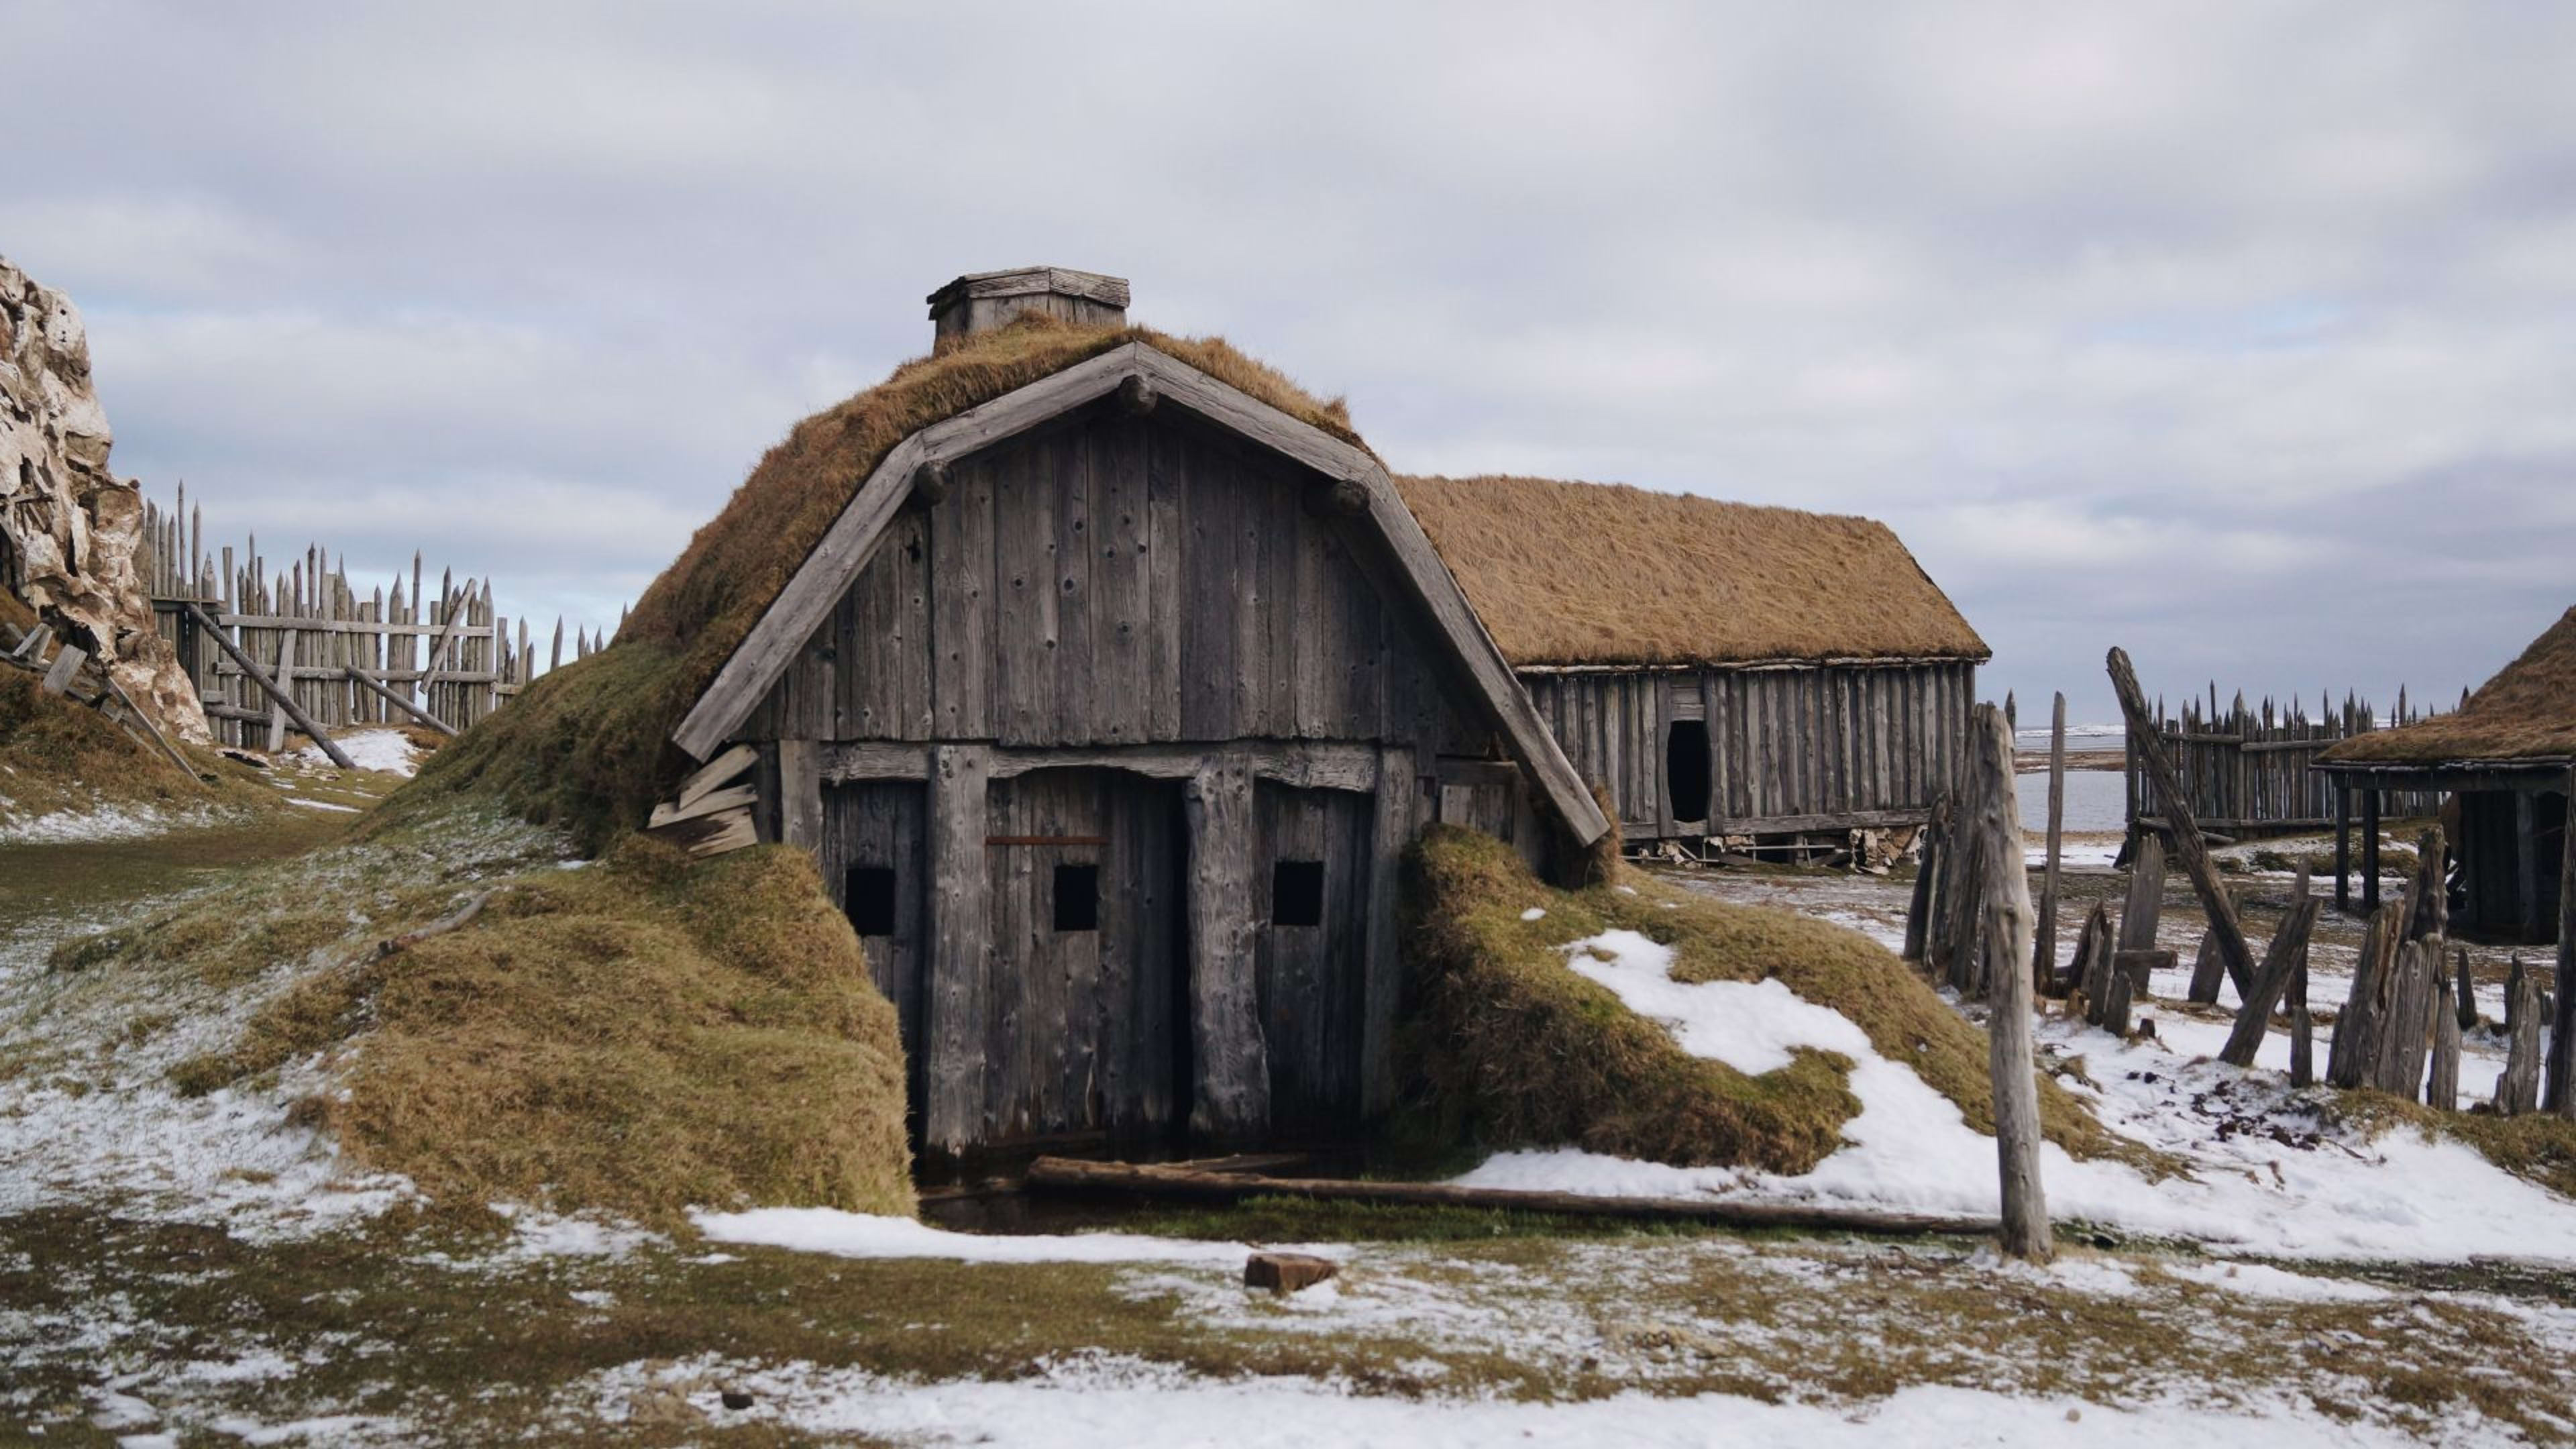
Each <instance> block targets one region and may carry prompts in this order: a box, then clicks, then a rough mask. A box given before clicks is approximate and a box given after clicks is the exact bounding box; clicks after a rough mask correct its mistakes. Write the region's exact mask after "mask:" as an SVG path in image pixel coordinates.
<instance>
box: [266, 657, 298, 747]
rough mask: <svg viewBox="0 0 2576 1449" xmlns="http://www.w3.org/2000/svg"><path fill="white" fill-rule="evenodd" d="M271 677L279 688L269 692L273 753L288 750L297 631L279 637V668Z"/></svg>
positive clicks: (270, 744) (269, 725) (270, 737)
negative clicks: (287, 706)
mask: <svg viewBox="0 0 2576 1449" xmlns="http://www.w3.org/2000/svg"><path fill="white" fill-rule="evenodd" d="M269 677H270V678H271V679H274V680H276V681H277V688H275V689H273V690H271V691H270V692H269V698H270V700H271V701H272V706H271V709H270V712H269V717H268V748H269V749H270V750H271V751H272V752H283V751H284V750H285V749H286V725H287V718H286V702H287V700H288V699H290V698H292V697H293V696H294V694H295V631H294V630H292V629H284V630H280V631H279V632H278V636H277V668H276V670H275V671H274V672H272V673H271V674H270V675H269Z"/></svg>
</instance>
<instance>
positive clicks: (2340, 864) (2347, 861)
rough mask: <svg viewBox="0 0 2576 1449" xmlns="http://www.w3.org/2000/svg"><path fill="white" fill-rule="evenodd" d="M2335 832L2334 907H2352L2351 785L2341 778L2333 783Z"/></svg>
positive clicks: (2342, 909)
mask: <svg viewBox="0 0 2576 1449" xmlns="http://www.w3.org/2000/svg"><path fill="white" fill-rule="evenodd" d="M2334 832H2335V857H2334V860H2335V867H2334V870H2335V894H2334V902H2335V909H2336V910H2338V911H2349V910H2351V909H2352V787H2351V786H2349V785H2347V784H2345V783H2344V782H2343V781H2341V780H2337V781H2335V785H2334Z"/></svg>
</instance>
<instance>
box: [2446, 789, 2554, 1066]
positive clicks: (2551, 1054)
mask: <svg viewBox="0 0 2576 1449" xmlns="http://www.w3.org/2000/svg"><path fill="white" fill-rule="evenodd" d="M2566 800H2567V813H2566V816H2565V822H2564V825H2563V828H2562V829H2561V831H2560V834H2561V835H2562V836H2563V837H2564V838H2563V839H2562V841H2561V842H2560V844H2561V849H2560V852H2559V860H2558V974H2557V975H2556V976H2555V977H2553V978H2552V981H2553V983H2554V985H2555V987H2556V991H2557V1000H2556V1002H2555V1006H2556V1010H2555V1012H2554V1018H2555V1019H2554V1020H2553V1022H2552V1023H2551V1026H2550V1038H2549V1042H2550V1045H2549V1070H2548V1080H2547V1083H2546V1088H2547V1090H2546V1092H2545V1094H2544V1105H2545V1106H2547V1108H2548V1109H2549V1110H2550V1111H2552V1112H2555V1113H2557V1114H2558V1115H2559V1116H2561V1117H2576V769H2571V770H2569V771H2568V772H2567V794H2566ZM2463 959H2465V958H2463Z"/></svg>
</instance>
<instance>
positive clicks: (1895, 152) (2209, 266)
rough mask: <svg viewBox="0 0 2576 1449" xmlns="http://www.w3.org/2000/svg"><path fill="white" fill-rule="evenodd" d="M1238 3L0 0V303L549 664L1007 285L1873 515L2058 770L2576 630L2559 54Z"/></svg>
mask: <svg viewBox="0 0 2576 1449" xmlns="http://www.w3.org/2000/svg"><path fill="white" fill-rule="evenodd" d="M1216 8H1218V7H1208V6H1200V5H1185V6H1172V7H1140V8H1134V9H1110V8H1101V7H1092V8H1085V9H1083V10H1081V11H1079V12H1076V11H1074V10H1071V9H1067V8H1063V7H1056V6H1034V7H1028V8H1025V9H1018V8H986V7H977V6H968V5H946V6H940V7H937V9H938V12H939V13H938V14H937V16H936V17H935V18H921V17H918V16H914V15H909V14H905V13H899V12H896V11H893V10H887V11H884V12H882V13H876V14H870V13H868V12H867V11H866V10H865V9H864V8H863V7H857V6H851V5H826V4H814V5H794V4H787V5H762V4H751V3H739V0H736V3H728V4H724V5H721V6H717V5H709V6H705V7H699V8H682V7H672V6H657V5H639V4H631V3H621V4H614V5H606V4H604V5H598V6H587V5H537V4H513V5H508V6H499V7H494V8H492V9H490V10H489V11H484V12H481V13H479V14H478V13H477V12H476V11H475V10H474V9H473V8H472V7H468V6H463V5H456V4H440V5H435V6H427V5H404V6H394V5H385V6H359V5H330V6H315V7H311V8H309V9H290V8H287V7H257V6H221V7H215V6H203V5H193V4H171V5H166V6H150V5H135V4H116V3H101V0H79V3H65V4H59V5H56V4H49V3H34V4H28V3H20V0H0V34H5V35H7V37H8V39H9V48H10V51H11V53H12V59H11V60H10V62H9V64H8V75H9V80H8V93H9V98H10V99H9V104H8V106H7V114H8V122H7V125H8V129H9V133H10V145H9V148H8V163H7V166H6V168H5V170H0V255H7V256H8V257H10V258H11V259H12V260H14V261H16V262H17V263H19V264H20V265H21V266H23V267H24V268H26V269H27V270H28V271H29V272H30V273H31V274H33V275H34V276H35V277H37V278H38V279H39V280H41V281H43V282H46V283H48V284H50V285H53V286H57V287H61V288H64V289H66V290H68V291H69V292H71V294H72V295H73V297H74V299H75V300H76V301H77V302H78V303H79V304H80V306H81V308H82V310H83V312H84V313H85V314H86V316H87V318H88V320H89V324H90V334H91V346H92V351H93V354H94V357H95V361H96V369H97V376H98V381H99V387H100V391H101V394H102V397H103V399H104V401H105V403H106V406H107V409H108V415H109V418H110V420H111V421H112V422H113V424H114V426H115V429H116V434H117V444H116V454H115V463H116V467H117V468H118V470H119V471H120V472H124V473H128V474H133V475H137V476H139V477H141V478H142V479H143V480H144V481H145V483H146V485H147V487H149V488H150V489H151V490H152V491H153V492H154V493H155V494H156V495H157V496H161V497H164V498H166V497H167V496H168V493H169V490H170V488H171V485H172V484H174V483H175V482H177V481H178V480H180V479H182V478H184V479H186V480H187V482H188V484H189V491H190V494H191V496H192V498H201V499H202V500H203V501H204V503H205V505H206V507H207V512H208V523H209V533H210V534H213V535H218V536H220V537H222V538H226V539H233V538H238V537H239V536H240V535H241V534H243V533H245V532H248V531H251V530H256V531H257V532H258V534H259V535H260V538H261V539H262V541H263V545H264V546H266V547H268V548H269V549H270V551H271V554H272V557H275V556H277V555H279V554H282V553H283V552H284V551H285V550H284V548H283V547H280V546H281V545H284V544H287V543H290V542H300V541H302V540H305V539H308V538H310V539H318V540H320V541H321V542H323V543H325V544H327V545H329V546H330V547H332V548H334V549H336V550H339V551H342V552H344V553H345V554H346V555H347V557H348V560H349V564H350V567H351V571H352V573H353V574H358V575H361V576H362V577H389V576H390V573H391V570H392V569H393V568H394V566H395V565H396V563H397V562H398V561H400V560H407V559H408V558H409V556H410V553H411V551H412V549H413V548H415V547H419V548H422V549H424V550H426V552H427V554H428V556H429V558H430V560H431V564H432V567H433V568H435V567H436V566H437V565H438V564H440V563H442V562H444V563H451V564H453V565H454V566H455V567H456V568H457V569H458V570H459V571H460V572H462V573H471V574H484V573H489V574H490V575H492V576H493V577H494V578H495V579H496V580H497V587H498V591H499V594H500V597H501V605H502V608H503V610H504V612H507V613H512V614H518V613H522V612H524V613H527V614H529V615H532V616H534V617H536V618H538V619H539V620H540V621H543V620H549V619H551V618H552V617H553V616H554V615H555V614H556V613H557V612H558V611H560V612H563V613H565V614H566V615H568V616H570V617H571V618H573V619H574V620H576V621H588V622H591V623H599V622H605V621H613V620H614V618H615V617H616V614H617V610H618V606H619V604H620V603H621V602H623V601H625V600H627V599H630V598H632V597H633V596H634V595H635V593H636V592H637V591H638V590H640V589H641V588H642V587H643V585H644V584H645V582H646V581H647V580H649V579H650V578H651V577H652V576H653V574H654V573H656V572H657V571H658V570H659V569H660V568H661V567H662V565H663V564H665V563H666V562H668V561H669V559H670V558H671V557H672V555H673V554H675V553H676V552H677V551H678V549H679V548H680V546H681V544H682V543H683V542H684V541H685V540H686V538H687V537H688V534H689V532H690V530H691V529H693V528H694V527H695V526H696V525H697V524H698V523H699V522H701V521H703V520H704V519H705V518H706V517H708V516H709V515H710V514H711V513H713V512H714V510H715V509H716V508H717V507H718V506H719V505H720V504H721V503H722V502H723V500H724V498H725V497H726V496H727V494H728V493H729V492H730V491H731V489H732V488H733V487H734V485H735V484H736V483H738V482H739V481H740V480H741V478H742V476H743V474H744V472H745V471H746V470H747V469H748V467H749V466H750V464H751V463H752V462H753V461H754V460H755V459H756V458H757V457H758V456H759V454H760V452H761V451H762V450H763V449H764V448H765V447H766V446H767V445H768V444H770V443H771V442H773V441H775V440H776V439H777V438H778V437H779V436H780V435H781V434H783V433H784V432H785V430H786V428H787V427H788V425H789V424H791V423H792V422H794V421H795V420H796V419H797V418H798V417H800V416H802V415H804V414H806V413H808V412H810V411H812V410H814V409H816V408H818V407H821V406H823V405H825V404H827V403H830V402H832V401H835V400H837V399H839V398H841V397H843V396H846V395H847V394H849V393H850V392H853V391H855V390H857V389H858V388H860V387H863V386H866V385H868V384H869V383H871V382H873V381H875V380H876V379H878V378H879V377H881V376H882V375H883V374H884V373H885V372H886V371H887V370H888V369H889V368H890V367H891V366H892V365H893V364H895V363H896V362H898V361H900V360H902V359H903V358H905V357H908V356H912V355H914V354H917V353H919V352H921V351H924V350H925V349H926V347H927V344H928V342H929V337H930V328H929V323H928V321H927V320H926V319H925V317H924V312H923V308H922V305H921V299H922V296H923V294H925V293H927V292H928V291H930V290H931V289H932V288H933V287H934V286H936V285H938V284H939V283H940V282H942V281H945V280H946V279H947V278H949V277H950V276H952V275H955V274H956V273H959V272H962V271H969V270H982V269H989V268H994V267H1003V266H1014V265H1021V264H1027V263H1053V264H1060V265H1066V266H1074V267H1082V268H1087V269H1091V270H1096V271H1106V272H1113V273H1117V274H1119V275H1122V276H1126V277H1129V278H1132V279H1133V281H1134V286H1135V298H1136V300H1135V305H1134V308H1133V310H1132V313H1131V315H1133V316H1135V317H1136V318H1137V319H1139V320H1142V321H1145V322H1149V323H1152V324H1154V325H1156V326H1159V327H1163V328H1166V329H1169V330H1174V331H1180V332H1189V333H1202V332H1217V333H1222V334H1224V335H1225V336H1227V337H1229V338H1231V339H1233V340H1234V341H1236V342H1237V343H1239V344H1241V345H1243V346H1244V347H1246V348H1247V349H1249V350H1250V351H1252V352H1254V353H1255V354H1257V355H1259V356H1262V357H1264V358H1266V359H1268V360H1270V361H1271V362H1273V363H1275V364H1277V365H1279V366H1280V367H1282V368H1283V369H1285V370H1286V371H1288V372H1289V373H1290V374H1291V375H1293V376H1295V377H1297V378H1298V379H1299V380H1301V381H1303V382H1305V383H1306V384H1308V385H1309V386H1310V387H1312V388H1314V389H1316V390H1317V391H1320V392H1324V393H1328V394H1329V393H1343V394H1347V395H1348V397H1349V399H1350V404H1351V411H1352V415H1353V417H1354V419H1355V421H1356V422H1357V423H1358V425H1359V426H1360V428H1361V430H1362V431H1363V432H1364V433H1365V434H1366V435H1367V436H1368V438H1369V441H1370V442H1371V444H1372V445H1373V446H1375V447H1376V448H1377V450H1378V451H1379V452H1380V453H1382V454H1383V455H1384V456H1385V457H1386V458H1387V459H1388V460H1389V461H1390V462H1391V463H1392V464H1394V465H1395V466H1396V467H1397V468H1398V469H1399V470H1402V471H1410V472H1447V473H1470V472H1485V471H1506V470H1508V471H1519V472H1535V473H1544V474H1551V475H1557V476H1567V477H1580V478H1589V479H1602V480H1619V481H1626V482H1632V483H1637V484H1641V485H1644V486H1647V487H1654V488H1666V489H1682V490H1689V491H1693V492H1701V493H1709V494H1714V495H1717V496H1720V497H1726V498H1738V499H1749V500H1756V501H1762V502H1774V503H1787V504H1794V505H1797V506H1801V507H1809V508H1818V509H1826V510H1832V511H1840V512H1855V513H1865V514H1869V515H1872V516H1875V517H1878V518H1882V519H1885V520H1887V521H1888V522H1889V523H1891V524H1892V525H1894V526H1895V528H1896V529H1897V531H1898V532H1899V533H1900V534H1901V535H1902V536H1903V537H1904V539H1905V540H1906V542H1907V543H1908V544H1909V545H1911V546H1912V548H1913V550H1914V552H1915V554H1916V556H1917V557H1918V558H1920V559H1921V560H1922V562H1923V564H1924V565H1925V567H1926V568H1928V569H1929V570H1930V571H1931V573H1932V576H1933V577H1934V578H1935V579H1937V580H1938V581H1939V582H1940V583H1941V584H1942V585H1943V586H1944V587H1945V588H1946V589H1947V590H1948V591H1949V593H1950V595H1951V596H1952V597H1953V598H1954V599H1956V600H1957V601H1958V603H1959V605H1960V607H1961V608H1962V609H1963V610H1964V611H1965V612H1966V613H1967V615H1968V618H1969V619H1970V621H1971V622H1972V623H1974V624H1975V625H1976V627H1977V628H1978V629H1979V630H1980V631H1981V632H1982V633H1983V634H1984V635H1985V637H1986V639H1987V641H1988V642H1989V643H1990V644H1992V645H1993V647H1994V650H1995V661H1994V665H1993V667H1992V668H1991V670H1990V671H1989V672H1988V674H1987V675H1986V676H1985V678H1986V683H1987V688H1988V689H1989V690H1990V691H1991V692H1992V693H1993V694H1994V695H1995V696H1996V697H1998V698H2000V696H2001V694H2002V692H2003V691H2004V690H2005V689H2006V688H2011V689H2014V690H2017V691H2019V692H2020V694H2021V697H2022V699H2023V700H2024V701H2025V705H2024V714H2025V718H2027V717H2028V716H2029V715H2030V714H2031V713H2032V712H2033V711H2032V710H2031V708H2030V706H2029V704H2028V702H2029V701H2031V700H2032V699H2034V698H2037V699H2040V700H2044V699H2045V698H2046V695H2047V692H2048V690H2049V689H2051V688H2052V687H2057V688H2063V689H2065V690H2066V691H2067V692H2068V694H2069V695H2070V697H2071V700H2072V708H2073V711H2074V713H2075V715H2076V716H2077V718H2078V719H2079V720H2081V719H2099V718H2103V717H2106V716H2108V715H2109V714H2110V712H2111V710H2112V708H2113V706H2112V705H2111V703H2110V696H2109V690H2108V688H2107V686H2106V685H2105V684H2104V683H2103V679H2102V669H2101V658H2102V653H2103V650H2104V649H2105V648H2106V647H2107V646H2109V645H2111V644H2113V643H2121V644H2124V645H2126V646H2127V647H2128V648H2129V650H2130V651H2131V653H2132V654H2134V655H2135V656H2136V657H2137V659H2138V663H2139V666H2140V669H2141V671H2142V673H2143V674H2144V675H2145V676H2146V679H2147V682H2148V684H2149V687H2150V688H2153V689H2163V690H2167V691H2171V692H2177V693H2178V692H2181V691H2183V690H2185V689H2188V688H2194V687H2197V686H2199V685H2200V684H2201V683H2202V682H2203V681H2205V680H2207V679H2209V678H2210V677H2212V676H2215V677H2216V678H2217V680H2218V681H2219V682H2220V684H2221V687H2222V689H2234V688H2237V687H2243V688H2245V689H2246V690H2247V691H2248V692H2249V693H2259V692H2262V691H2266V690H2269V691H2290V690H2296V691H2301V692H2304V693H2305V694H2307V695H2309V696H2310V697H2314V696H2315V695H2316V694H2318V693H2319V692H2321V691H2324V690H2328V689H2331V690H2333V691H2335V692H2336V693H2337V694H2340V693H2341V691H2342V690H2344V689H2345V688H2347V687H2350V688H2358V689H2363V690H2366V691H2368V692H2370V693H2371V694H2373V695H2376V696H2381V697H2385V696H2387V695H2389V694H2392V693H2393V692H2394V689H2395V686H2396V685H2397V684H2398V683H2400V682H2401V681H2402V682H2405V683H2407V684H2410V685H2412V686H2413V687H2414V691H2415V694H2416V697H2418V698H2419V699H2420V698H2425V697H2428V696H2429V697H2436V698H2445V697H2455V696H2456V695H2457V693H2458V691H2459V690H2460V688H2461V687H2462V686H2463V685H2469V684H2475V683H2477V682H2479V681H2481V680H2483V679H2484V678H2485V677H2486V676H2487V675H2488V674H2489V673H2491V672H2492V671H2493V670H2494V669H2495V668H2496V667H2498V666H2499V665H2501V664H2502V663H2503V662H2505V661H2506V660H2507V659H2509V658H2511V657H2512V656H2513V655H2514V654H2515V653H2516V652H2518V651H2519V650H2520V648H2521V647H2522V645H2523V644H2524V643H2526V642H2527V641H2528V640H2529V639H2530V638H2531V636H2533V635H2534V634H2536V633H2538V632H2539V631H2540V630H2541V629H2542V628H2543V627H2545V626H2546V625H2547V624H2548V623H2549V622H2550V621H2551V620H2553V619H2554V618H2555V617H2556V616H2557V614H2558V613H2559V612H2560V611H2561V610H2562V609H2564V608H2565V607H2567V605H2569V604H2570V603H2576V7H2568V6H2548V5H2536V4H2522V3H2503V4H2493V5H2477V4H2462V3H2443V4H2438V5H2406V6H2375V5H2362V4H2350V3H2338V4H2318V5H2257V4H2250V3H2228V4H2218V5H2208V6H2191V5H2182V4H2155V5H2136V4H2120V5H2105V6H2098V7H2078V6H2068V5H2062V4H2046V5H2039V4H2034V5H2028V6H2008V7H1983V6H1968V5H1940V6H1912V7H1894V6H1861V5H1851V6H1840V7H1821V6H1784V5H1747V6H1743V7H1740V8H1722V7H1719V6H1715V5H1688V6H1684V5H1674V6H1671V7H1658V8H1623V7H1616V6H1607V5H1599V4H1586V5H1582V6H1568V5H1554V6H1548V7H1533V8H1530V9H1527V10H1514V9H1510V8H1507V7H1501V6H1496V5H1491V4H1475V5H1463V6H1458V7H1455V8H1434V7H1428V6H1425V7H1403V6H1395V5H1386V4H1379V5H1371V6H1365V7H1358V8H1354V9H1351V10H1349V11H1347V12H1343V13H1338V14H1336V13H1332V12H1331V11H1329V10H1328V9H1327V8H1326V7H1324V6H1321V5H1317V4H1313V3H1300V4H1297V5H1294V6H1279V7H1274V8H1271V9H1268V10H1266V11H1264V10H1259V9H1255V8H1254V7H1248V6H1247V7H1227V9H1228V10H1229V13H1227V14H1223V15H1219V14H1213V13H1209V12H1211V11H1213V10H1215V9H1216ZM2042 710H2043V712H2044V706H2043V707H2042Z"/></svg>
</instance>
